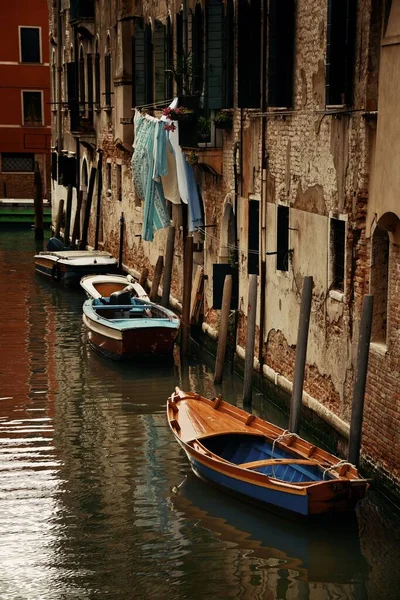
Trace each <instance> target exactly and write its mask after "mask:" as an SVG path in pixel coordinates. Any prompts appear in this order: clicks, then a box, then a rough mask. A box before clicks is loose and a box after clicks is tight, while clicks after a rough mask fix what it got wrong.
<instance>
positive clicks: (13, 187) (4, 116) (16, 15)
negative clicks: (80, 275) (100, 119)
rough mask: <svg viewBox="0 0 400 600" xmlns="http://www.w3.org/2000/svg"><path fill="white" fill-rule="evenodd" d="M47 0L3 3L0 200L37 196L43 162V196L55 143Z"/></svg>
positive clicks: (0, 7) (0, 23)
mask: <svg viewBox="0 0 400 600" xmlns="http://www.w3.org/2000/svg"><path fill="white" fill-rule="evenodd" d="M48 32H49V28H48V8H47V2H46V0H36V1H35V2H32V1H31V0H14V1H13V2H6V1H3V2H0V198H16V199H18V198H19V199H22V198H23V199H27V198H33V171H34V166H35V162H36V161H37V162H38V163H39V165H40V169H41V173H42V178H43V183H44V194H45V197H46V195H47V187H48V183H47V182H48V181H49V165H50V162H49V154H50V142H51V120H50V109H51V106H50V102H51V99H50V67H49V62H50V61H49V33H48Z"/></svg>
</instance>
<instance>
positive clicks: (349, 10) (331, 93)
mask: <svg viewBox="0 0 400 600" xmlns="http://www.w3.org/2000/svg"><path fill="white" fill-rule="evenodd" d="M356 11H357V3H356V0H328V23H327V49H326V104H327V105H341V104H351V102H352V92H353V73H354V50H355V37H356V18H357V12H356Z"/></svg>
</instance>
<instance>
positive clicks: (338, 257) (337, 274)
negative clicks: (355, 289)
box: [330, 219, 346, 292]
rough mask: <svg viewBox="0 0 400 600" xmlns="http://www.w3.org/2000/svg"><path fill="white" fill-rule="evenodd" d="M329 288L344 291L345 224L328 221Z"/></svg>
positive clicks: (338, 221) (338, 220) (343, 222)
mask: <svg viewBox="0 0 400 600" xmlns="http://www.w3.org/2000/svg"><path fill="white" fill-rule="evenodd" d="M330 232H331V233H330V238H331V239H330V251H331V273H332V276H331V288H332V289H334V290H339V291H340V292H343V291H344V264H345V241H346V222H345V221H342V220H340V219H331V220H330Z"/></svg>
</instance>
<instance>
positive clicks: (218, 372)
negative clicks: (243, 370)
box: [214, 275, 232, 383]
mask: <svg viewBox="0 0 400 600" xmlns="http://www.w3.org/2000/svg"><path fill="white" fill-rule="evenodd" d="M231 298H232V275H226V276H225V281H224V291H223V293H222V307H221V322H220V325H219V334H218V348H217V358H216V360H215V372H214V383H222V379H223V375H224V363H225V353H226V340H227V337H228V326H229V314H230V309H231Z"/></svg>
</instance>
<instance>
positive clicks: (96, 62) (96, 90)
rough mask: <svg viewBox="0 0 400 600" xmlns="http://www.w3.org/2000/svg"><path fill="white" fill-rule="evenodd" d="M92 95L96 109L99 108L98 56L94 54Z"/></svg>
mask: <svg viewBox="0 0 400 600" xmlns="http://www.w3.org/2000/svg"><path fill="white" fill-rule="evenodd" d="M94 86H95V90H94V94H95V102H96V108H100V105H101V99H100V96H101V95H100V54H99V53H98V52H96V54H95V57H94Z"/></svg>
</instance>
